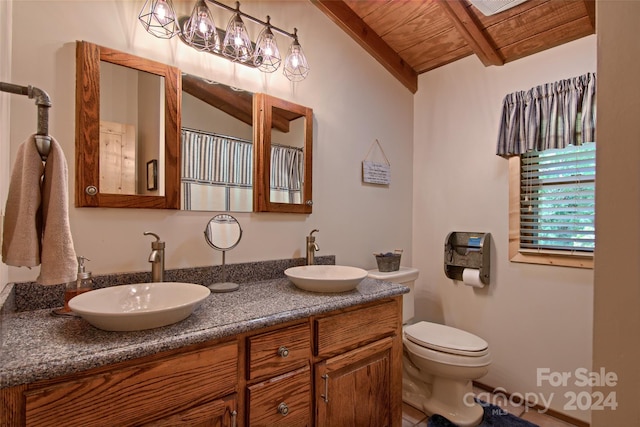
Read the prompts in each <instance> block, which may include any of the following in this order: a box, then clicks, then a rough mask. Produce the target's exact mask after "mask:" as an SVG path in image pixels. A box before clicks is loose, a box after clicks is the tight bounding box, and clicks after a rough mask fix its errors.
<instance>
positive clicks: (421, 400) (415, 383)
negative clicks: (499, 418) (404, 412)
mask: <svg viewBox="0 0 640 427" xmlns="http://www.w3.org/2000/svg"><path fill="white" fill-rule="evenodd" d="M404 362H405V365H404V367H405V369H404V372H403V378H402V400H403V401H404V402H405V403H407V404H409V405H411V406H413V407H414V408H416V409H418V410H420V411H422V412H424V413H425V414H427V415H428V416H431V415H434V414H439V415H442V416H443V417H445V418H446V419H448V420H449V421H451V422H452V423H454V424H457V425H458V426H460V427H475V426H477V425H478V424H480V423H481V422H482V417H483V415H484V409H483V408H482V406H480V405H479V404H478V403H476V402H475V400H474V394H473V388H472V387H473V383H472V381H470V380H468V381H464V380H453V379H449V378H442V377H434V376H429V381H430V383H427V382H424V381H421V379H420V378H417V377H416V376H415V375H411V373H412V368H413V366H412V365H413V364H411V363H410V362H409V361H407V360H406V359H405V361H404ZM407 362H409V363H407Z"/></svg>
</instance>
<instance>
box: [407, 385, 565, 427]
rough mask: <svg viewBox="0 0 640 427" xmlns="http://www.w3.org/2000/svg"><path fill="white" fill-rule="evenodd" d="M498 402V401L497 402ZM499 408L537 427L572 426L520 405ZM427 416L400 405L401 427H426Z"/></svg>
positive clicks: (408, 406) (480, 390)
mask: <svg viewBox="0 0 640 427" xmlns="http://www.w3.org/2000/svg"><path fill="white" fill-rule="evenodd" d="M474 391H475V392H476V393H486V391H484V390H482V389H476V388H474ZM497 402H499V400H497ZM507 405H508V406H506V407H503V406H502V405H500V407H501V408H502V409H504V410H506V411H508V412H510V413H511V414H513V415H516V416H519V417H521V418H522V419H524V420H527V421H529V422H531V423H533V424H536V425H537V426H539V427H572V426H573V425H574V424H569V423H567V422H566V421H562V420H559V419H557V418H554V417H552V416H550V415H546V414H541V413H539V412H538V411H535V410H528V411H526V412H525V407H524V406H522V405H518V406H515V405H510V404H507ZM427 418H428V417H427V416H426V415H425V414H423V413H422V412H420V411H419V410H417V409H416V408H414V407H413V406H411V405H407V404H406V403H403V404H402V427H427Z"/></svg>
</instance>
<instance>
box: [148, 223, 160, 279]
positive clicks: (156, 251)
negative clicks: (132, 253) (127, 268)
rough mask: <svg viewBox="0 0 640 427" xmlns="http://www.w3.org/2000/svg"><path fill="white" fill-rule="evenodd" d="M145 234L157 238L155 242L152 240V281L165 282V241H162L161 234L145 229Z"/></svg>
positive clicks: (150, 258) (150, 257) (150, 260)
mask: <svg viewBox="0 0 640 427" xmlns="http://www.w3.org/2000/svg"><path fill="white" fill-rule="evenodd" d="M144 235H145V236H153V237H155V238H156V241H155V242H151V254H150V255H149V262H150V263H151V281H152V282H164V242H162V241H160V236H158V235H157V234H155V233H152V232H150V231H145V232H144Z"/></svg>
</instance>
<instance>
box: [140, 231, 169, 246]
mask: <svg viewBox="0 0 640 427" xmlns="http://www.w3.org/2000/svg"><path fill="white" fill-rule="evenodd" d="M142 234H144V235H145V236H153V237H155V238H156V241H155V242H151V249H164V242H163V241H161V240H160V236H158V235H157V234H156V233H152V232H151V231H145V232H144V233H142Z"/></svg>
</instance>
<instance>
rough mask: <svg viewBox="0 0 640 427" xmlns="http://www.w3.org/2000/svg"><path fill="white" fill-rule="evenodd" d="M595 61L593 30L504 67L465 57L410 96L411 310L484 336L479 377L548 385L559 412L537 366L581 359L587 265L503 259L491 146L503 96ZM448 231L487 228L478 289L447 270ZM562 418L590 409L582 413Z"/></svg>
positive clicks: (586, 360)
mask: <svg viewBox="0 0 640 427" xmlns="http://www.w3.org/2000/svg"><path fill="white" fill-rule="evenodd" d="M595 70H596V40H595V36H591V37H587V38H583V39H580V40H578V41H575V42H572V43H568V44H566V45H563V46H560V47H557V48H554V49H551V50H548V51H545V52H542V53H538V54H536V55H533V56H530V57H527V58H524V59H521V60H519V61H516V62H513V63H509V64H506V65H504V66H502V67H488V68H486V67H484V66H483V65H482V64H481V63H480V61H479V60H478V59H477V58H476V57H469V58H466V59H463V60H460V61H458V62H455V63H453V64H450V65H447V66H445V67H442V68H439V69H436V70H434V71H430V72H428V73H426V74H423V75H421V76H420V78H419V84H418V86H419V91H418V93H417V94H416V96H415V103H414V162H413V169H414V187H413V203H414V208H413V260H414V263H413V264H414V266H415V267H417V268H419V269H420V278H419V280H418V282H417V292H416V298H417V301H416V312H417V315H418V316H419V317H420V318H422V319H427V320H432V321H437V322H444V323H446V324H448V325H452V326H455V327H459V328H462V329H465V330H468V331H470V332H472V333H475V334H477V335H479V336H481V337H483V338H484V339H485V340H487V341H488V342H489V345H490V350H491V354H492V358H493V364H492V365H491V369H490V371H489V374H488V375H487V376H486V377H484V378H483V379H481V382H483V383H485V384H487V385H490V386H492V387H504V388H506V389H507V391H508V392H510V393H525V392H533V393H543V394H544V396H545V398H549V397H550V396H551V394H552V393H555V397H554V398H553V399H552V404H551V407H552V408H553V409H555V410H558V411H563V406H564V405H565V403H566V399H565V398H564V397H563V393H564V391H565V390H564V389H555V388H549V387H542V388H540V387H537V385H536V373H537V368H550V369H551V371H571V372H573V371H574V370H575V369H576V368H578V367H585V368H587V369H590V368H591V339H592V338H591V331H592V301H593V271H592V270H584V269H574V268H567V267H548V266H540V265H530V264H517V263H511V262H510V261H509V258H508V213H509V212H508V188H509V186H508V165H507V161H506V160H505V159H502V158H501V157H498V156H496V155H495V147H496V141H497V132H498V123H499V119H500V113H501V105H502V99H503V98H504V96H505V95H506V94H508V93H511V92H514V91H517V90H527V89H529V88H531V87H533V86H536V85H539V84H543V83H547V82H553V81H557V80H561V79H564V78H570V77H574V76H578V75H581V74H584V73H586V72H590V71H595ZM450 231H474V232H490V233H491V235H492V240H493V242H492V247H491V283H490V285H489V286H488V287H486V288H484V289H481V290H479V289H473V288H470V287H467V286H465V285H463V284H461V283H458V282H454V281H452V280H450V279H448V278H446V276H445V275H444V272H443V259H444V255H443V249H444V240H445V237H446V236H447V233H449V232H450ZM569 415H570V416H572V417H576V418H580V419H583V420H586V419H588V418H589V414H588V413H587V412H584V411H582V412H576V411H572V412H571V413H569Z"/></svg>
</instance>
